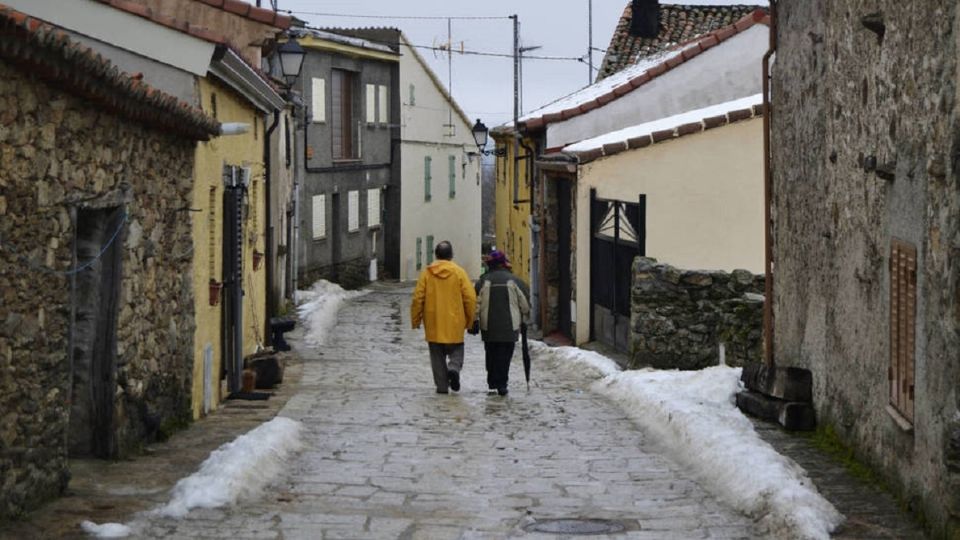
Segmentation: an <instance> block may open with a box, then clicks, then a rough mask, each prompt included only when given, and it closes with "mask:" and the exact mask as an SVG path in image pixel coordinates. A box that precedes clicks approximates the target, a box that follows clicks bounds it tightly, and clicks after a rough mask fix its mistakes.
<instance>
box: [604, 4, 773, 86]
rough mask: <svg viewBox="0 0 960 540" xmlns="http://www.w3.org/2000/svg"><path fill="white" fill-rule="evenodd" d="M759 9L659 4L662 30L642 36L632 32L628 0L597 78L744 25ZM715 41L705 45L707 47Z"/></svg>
mask: <svg viewBox="0 0 960 540" xmlns="http://www.w3.org/2000/svg"><path fill="white" fill-rule="evenodd" d="M693 1H695V0H693ZM760 8H761V6H750V5H738V6H698V5H662V6H660V33H659V34H658V35H657V37H655V38H640V37H636V36H632V35H630V23H631V20H632V18H633V9H632V2H628V3H627V6H626V8H625V9H624V10H623V15H622V16H621V17H620V21H619V22H618V23H617V28H616V30H614V33H613V36H612V37H611V38H610V45H609V46H608V47H607V53H606V55H605V56H604V58H603V62H602V63H601V65H600V72H599V73H598V74H597V80H600V79H603V78H604V77H607V76H608V75H611V74H613V73H616V72H618V71H620V70H621V69H623V68H625V67H627V66H630V65H633V64H635V63H636V62H637V60H638V59H641V58H645V57H647V56H650V55H653V54H656V53H659V52H663V51H667V50H670V49H673V48H675V47H677V46H678V45H681V44H684V43H687V42H689V41H691V40H694V39H696V38H698V37H700V36H703V35H704V34H708V33H710V32H712V31H714V30H717V29H719V28H723V27H724V26H731V25H733V24H734V23H737V22H738V21H741V22H739V23H738V24H740V25H741V26H743V25H745V24H746V23H745V22H742V19H743V18H744V17H745V16H746V15H750V14H752V13H754V12H755V10H757V9H760ZM757 22H759V21H757ZM737 30H743V28H737ZM715 44H716V43H713V44H711V45H708V46H707V47H704V48H705V49H708V48H710V46H712V45H715Z"/></svg>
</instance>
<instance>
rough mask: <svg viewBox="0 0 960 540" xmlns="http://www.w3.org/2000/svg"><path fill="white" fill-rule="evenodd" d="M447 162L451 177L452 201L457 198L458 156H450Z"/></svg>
mask: <svg viewBox="0 0 960 540" xmlns="http://www.w3.org/2000/svg"><path fill="white" fill-rule="evenodd" d="M447 162H448V164H449V175H450V178H449V180H450V198H451V199H452V198H454V197H456V196H457V156H448V158H447Z"/></svg>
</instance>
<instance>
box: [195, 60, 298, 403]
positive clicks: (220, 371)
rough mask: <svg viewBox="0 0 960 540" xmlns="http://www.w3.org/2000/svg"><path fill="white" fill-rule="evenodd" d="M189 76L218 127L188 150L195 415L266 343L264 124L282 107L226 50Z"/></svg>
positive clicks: (220, 395) (232, 386)
mask: <svg viewBox="0 0 960 540" xmlns="http://www.w3.org/2000/svg"><path fill="white" fill-rule="evenodd" d="M223 52H224V54H223V57H222V58H221V59H220V60H215V61H214V62H213V63H212V64H211V69H210V73H209V74H208V76H207V77H206V78H202V79H198V89H199V97H200V102H201V106H202V108H203V110H204V111H205V112H207V113H208V114H210V115H211V116H213V117H214V118H216V119H217V120H218V121H219V122H220V123H221V124H222V125H223V126H224V133H223V134H222V135H221V136H220V137H218V138H215V139H212V140H210V141H208V142H206V143H202V144H199V145H198V146H197V149H196V166H195V169H194V186H193V198H192V202H191V216H192V218H193V242H194V250H195V252H194V265H193V284H194V285H193V286H194V303H195V305H194V309H195V314H196V329H195V334H194V365H193V399H192V408H193V416H194V418H198V417H200V416H202V415H204V414H206V413H207V412H209V411H211V410H213V409H216V408H217V406H218V404H219V403H220V402H222V401H223V400H224V399H225V398H226V397H227V396H228V395H229V393H230V392H232V391H236V390H239V385H240V376H241V373H242V369H243V359H244V357H246V356H249V355H250V354H253V353H255V352H257V351H258V350H260V349H261V348H263V347H264V346H265V343H266V336H265V331H266V323H267V321H266V319H267V309H266V267H265V266H266V260H265V252H266V243H265V242H266V234H267V223H266V212H265V208H266V187H267V186H266V180H267V178H266V176H265V174H264V171H265V169H264V148H265V144H267V143H266V142H265V130H266V129H267V128H268V126H267V122H268V121H270V122H272V121H273V120H272V116H271V115H270V113H273V112H274V111H276V110H279V109H281V108H282V107H283V106H284V102H283V99H282V98H281V97H280V96H279V94H277V93H276V91H275V90H273V88H272V87H271V86H270V85H269V84H268V83H267V82H266V81H264V80H263V78H262V77H261V76H260V75H259V74H257V73H256V72H255V71H253V69H252V68H250V67H249V66H248V65H247V64H246V63H245V62H244V61H243V60H242V59H241V58H239V57H238V56H236V55H235V54H234V53H233V52H232V51H230V50H229V49H226V50H225V51H223Z"/></svg>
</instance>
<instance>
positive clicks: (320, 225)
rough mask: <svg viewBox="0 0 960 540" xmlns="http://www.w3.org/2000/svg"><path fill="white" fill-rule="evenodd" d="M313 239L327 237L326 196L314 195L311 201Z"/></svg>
mask: <svg viewBox="0 0 960 540" xmlns="http://www.w3.org/2000/svg"><path fill="white" fill-rule="evenodd" d="M311 201H312V202H313V239H314V240H319V239H320V238H323V237H325V236H326V235H327V196H326V195H314V196H313V199H311Z"/></svg>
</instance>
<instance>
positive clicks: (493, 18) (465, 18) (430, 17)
mask: <svg viewBox="0 0 960 540" xmlns="http://www.w3.org/2000/svg"><path fill="white" fill-rule="evenodd" d="M280 11H282V12H285V13H289V14H291V15H316V16H319V17H344V18H354V19H406V20H420V21H436V20H447V19H451V20H454V21H499V20H509V19H512V17H508V16H505V15H501V16H486V17H484V16H457V17H452V16H451V17H442V16H439V15H351V14H347V13H322V12H316V11H299V10H295V9H282V10H280Z"/></svg>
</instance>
